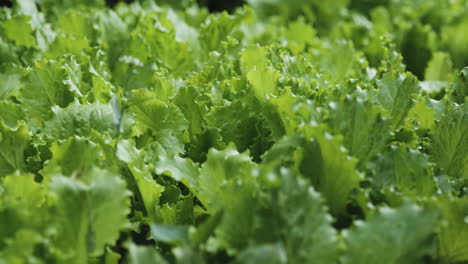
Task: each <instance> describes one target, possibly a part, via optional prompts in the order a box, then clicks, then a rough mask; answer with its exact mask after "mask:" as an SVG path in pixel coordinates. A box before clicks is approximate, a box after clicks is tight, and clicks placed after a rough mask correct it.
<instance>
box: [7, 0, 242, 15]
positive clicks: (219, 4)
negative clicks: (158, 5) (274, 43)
mask: <svg viewBox="0 0 468 264" xmlns="http://www.w3.org/2000/svg"><path fill="white" fill-rule="evenodd" d="M133 1H135V0H106V4H107V6H109V7H114V6H115V5H116V4H117V3H118V2H126V3H131V2H133ZM156 2H157V1H156ZM197 2H198V4H199V5H200V6H205V7H207V8H208V10H210V12H221V11H224V10H226V11H228V12H232V11H233V10H234V9H235V8H236V7H237V6H241V5H243V4H244V2H245V1H244V0H224V1H223V0H197ZM2 6H6V7H12V6H13V2H12V0H0V7H2Z"/></svg>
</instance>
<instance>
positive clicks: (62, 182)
mask: <svg viewBox="0 0 468 264" xmlns="http://www.w3.org/2000/svg"><path fill="white" fill-rule="evenodd" d="M79 177H80V178H81V179H82V180H78V179H73V178H66V177H63V176H56V177H53V178H52V181H51V183H50V189H51V192H52V194H54V195H55V197H56V204H55V206H54V207H55V210H54V215H55V217H54V221H55V224H56V225H55V227H56V228H57V236H56V237H55V239H54V244H55V246H56V247H57V248H59V249H60V250H62V251H63V252H64V253H65V254H66V256H67V257H68V261H71V263H87V259H88V257H92V256H99V255H101V254H103V253H104V250H105V246H106V245H112V244H114V243H115V241H116V239H117V238H118V237H119V232H120V231H121V230H122V229H123V228H125V227H127V225H128V219H127V215H128V213H129V209H130V208H129V205H130V200H129V193H128V191H127V190H126V188H125V182H124V181H123V180H122V179H120V177H119V175H116V174H114V173H111V172H108V171H104V170H99V169H91V170H89V171H87V172H85V173H84V174H83V175H80V176H79ZM69 226H74V227H75V228H68V227H69Z"/></svg>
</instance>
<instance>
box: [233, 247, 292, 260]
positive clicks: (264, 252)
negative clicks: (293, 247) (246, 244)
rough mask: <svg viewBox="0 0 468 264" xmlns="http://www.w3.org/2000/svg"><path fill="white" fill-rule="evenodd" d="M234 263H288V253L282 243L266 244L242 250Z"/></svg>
mask: <svg viewBox="0 0 468 264" xmlns="http://www.w3.org/2000/svg"><path fill="white" fill-rule="evenodd" d="M234 263H243V264H255V263H271V264H285V263H287V257H286V253H285V252H284V248H283V247H282V245H281V244H273V245H270V244H265V245H258V246H255V247H250V248H247V249H245V250H244V251H242V252H240V253H239V255H238V256H237V258H236V261H235V262H234Z"/></svg>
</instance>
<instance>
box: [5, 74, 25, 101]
mask: <svg viewBox="0 0 468 264" xmlns="http://www.w3.org/2000/svg"><path fill="white" fill-rule="evenodd" d="M21 86H22V83H21V74H19V73H14V72H13V73H11V72H6V73H0V99H3V98H7V97H9V96H11V95H16V92H17V91H18V90H19V89H20V88H21Z"/></svg>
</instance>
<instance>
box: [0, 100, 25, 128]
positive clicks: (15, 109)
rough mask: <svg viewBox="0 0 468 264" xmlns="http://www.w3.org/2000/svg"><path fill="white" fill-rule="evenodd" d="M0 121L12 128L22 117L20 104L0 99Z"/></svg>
mask: <svg viewBox="0 0 468 264" xmlns="http://www.w3.org/2000/svg"><path fill="white" fill-rule="evenodd" d="M0 113H2V115H0V123H1V122H4V124H5V126H7V127H10V128H14V127H17V126H18V124H19V123H20V120H23V119H24V115H23V111H22V108H21V105H20V104H15V103H13V102H9V101H0Z"/></svg>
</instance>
